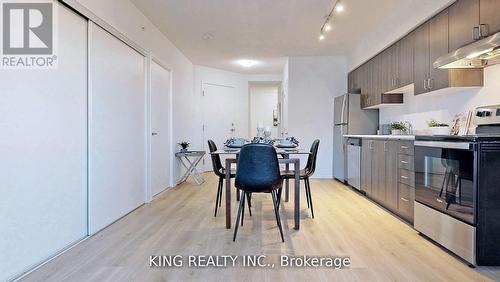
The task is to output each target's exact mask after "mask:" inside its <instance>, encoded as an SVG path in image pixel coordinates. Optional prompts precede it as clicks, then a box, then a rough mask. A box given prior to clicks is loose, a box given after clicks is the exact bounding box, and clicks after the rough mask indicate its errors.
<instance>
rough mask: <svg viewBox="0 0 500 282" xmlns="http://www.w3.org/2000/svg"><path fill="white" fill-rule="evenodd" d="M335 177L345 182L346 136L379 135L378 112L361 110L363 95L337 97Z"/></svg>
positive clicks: (334, 133) (334, 120)
mask: <svg viewBox="0 0 500 282" xmlns="http://www.w3.org/2000/svg"><path fill="white" fill-rule="evenodd" d="M333 116H334V118H333V124H334V130H333V176H334V177H335V178H336V179H337V180H340V181H342V182H345V181H346V179H347V177H346V168H347V161H348V160H347V143H346V139H345V138H344V135H346V134H377V128H378V110H363V109H361V94H344V95H342V96H338V97H335V100H334V109H333Z"/></svg>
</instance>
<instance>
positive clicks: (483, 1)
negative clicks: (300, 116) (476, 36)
mask: <svg viewBox="0 0 500 282" xmlns="http://www.w3.org/2000/svg"><path fill="white" fill-rule="evenodd" d="M498 11H500V1H499V0H480V2H479V23H480V24H481V27H482V28H483V30H484V29H486V31H487V32H488V34H489V35H492V34H495V33H497V32H500V13H499V12H498ZM483 36H486V34H484V32H483Z"/></svg>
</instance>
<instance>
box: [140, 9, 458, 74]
mask: <svg viewBox="0 0 500 282" xmlns="http://www.w3.org/2000/svg"><path fill="white" fill-rule="evenodd" d="M131 1H132V2H133V3H134V4H135V5H136V6H137V7H138V8H139V9H140V10H141V11H142V12H143V13H144V14H145V15H146V16H147V17H148V18H149V19H150V20H151V21H152V22H153V23H154V24H155V25H156V26H157V27H158V28H159V29H160V30H161V31H162V32H163V33H164V34H165V35H166V36H167V37H168V38H169V39H170V40H171V41H172V42H173V43H174V44H175V45H176V46H177V48H179V49H180V50H181V52H182V53H184V54H185V55H186V56H187V57H188V58H189V59H190V60H191V61H192V62H193V63H194V64H197V65H204V66H209V67H214V68H219V69H224V70H230V71H235V72H240V73H248V74H266V73H280V72H281V71H282V69H283V65H284V63H285V61H286V59H285V58H286V57H289V56H323V55H342V56H348V57H349V56H351V55H352V54H353V52H354V51H355V49H356V47H357V46H364V45H367V42H366V39H367V38H369V39H370V40H377V37H379V36H378V34H384V31H386V30H387V29H388V27H389V28H390V27H391V26H392V27H395V28H396V27H397V26H399V25H401V24H405V25H408V24H411V26H416V25H417V24H418V23H420V22H422V21H423V20H424V19H425V18H428V17H430V16H431V15H432V14H433V13H435V12H437V11H439V10H441V9H442V8H443V7H444V6H445V5H447V4H449V2H450V0H343V1H342V3H343V5H344V7H345V10H344V11H343V12H342V13H339V14H336V15H335V18H334V21H333V25H332V26H333V28H332V30H331V31H329V32H328V33H326V34H325V35H326V38H325V40H323V41H319V40H318V36H319V32H320V28H321V26H322V24H323V22H324V20H325V18H326V15H327V14H328V13H329V11H330V9H331V8H332V6H333V5H334V2H335V1H334V0H131ZM422 11H424V12H425V14H424V15H421V16H417V17H416V16H415V15H416V14H418V12H420V14H422ZM409 21H410V23H409ZM374 34H377V36H373V35H374ZM368 45H369V43H368ZM239 59H253V60H257V61H258V64H257V65H255V66H253V67H250V68H243V67H242V66H240V65H238V64H236V63H235V61H236V60H239Z"/></svg>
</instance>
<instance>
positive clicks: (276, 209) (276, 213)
mask: <svg viewBox="0 0 500 282" xmlns="http://www.w3.org/2000/svg"><path fill="white" fill-rule="evenodd" d="M271 196H272V197H273V206H274V215H275V216H276V223H277V224H278V228H279V230H280V235H281V242H283V243H284V242H285V238H284V237H283V228H282V226H281V218H280V213H279V211H278V199H277V197H276V191H274V190H273V191H271Z"/></svg>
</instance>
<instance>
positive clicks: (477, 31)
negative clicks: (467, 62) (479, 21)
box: [472, 26, 481, 40]
mask: <svg viewBox="0 0 500 282" xmlns="http://www.w3.org/2000/svg"><path fill="white" fill-rule="evenodd" d="M472 39H474V40H479V39H481V30H480V28H479V26H475V27H473V28H472Z"/></svg>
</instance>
